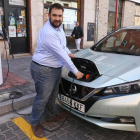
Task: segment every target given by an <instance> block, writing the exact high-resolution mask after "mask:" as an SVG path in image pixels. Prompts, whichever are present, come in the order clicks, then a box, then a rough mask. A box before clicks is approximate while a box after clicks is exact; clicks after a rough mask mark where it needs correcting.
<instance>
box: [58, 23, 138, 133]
mask: <svg viewBox="0 0 140 140" xmlns="http://www.w3.org/2000/svg"><path fill="white" fill-rule="evenodd" d="M75 55H76V58H74V59H72V61H73V63H74V64H75V66H76V67H77V68H78V69H79V71H81V72H82V73H84V77H83V78H81V79H76V78H75V76H74V74H72V73H71V72H70V71H68V70H67V69H66V68H65V67H63V70H62V79H61V84H60V87H59V94H58V97H57V100H56V102H57V103H58V104H59V105H60V106H62V107H63V108H65V109H66V110H68V111H71V113H73V114H75V115H77V116H78V117H80V118H82V119H84V120H87V121H89V122H91V123H93V124H96V125H98V126H101V127H104V128H109V129H117V130H127V131H140V26H135V27H128V28H122V29H119V30H116V31H114V32H112V33H110V34H108V35H107V36H105V37H104V38H103V39H101V40H100V41H99V42H97V43H96V44H95V45H93V46H92V47H90V48H88V49H85V50H82V51H79V52H77V53H76V54H75Z"/></svg>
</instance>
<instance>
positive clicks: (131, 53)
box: [104, 50, 140, 56]
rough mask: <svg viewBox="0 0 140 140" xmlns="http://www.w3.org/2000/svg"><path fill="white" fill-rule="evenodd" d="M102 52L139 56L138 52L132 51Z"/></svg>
mask: <svg viewBox="0 0 140 140" xmlns="http://www.w3.org/2000/svg"><path fill="white" fill-rule="evenodd" d="M104 52H107V53H117V54H127V55H137V56H139V55H140V54H136V53H133V52H121V51H116V50H114V51H104Z"/></svg>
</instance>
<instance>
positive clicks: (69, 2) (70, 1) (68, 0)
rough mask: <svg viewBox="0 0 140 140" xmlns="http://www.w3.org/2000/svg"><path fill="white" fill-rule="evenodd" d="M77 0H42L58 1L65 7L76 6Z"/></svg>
mask: <svg viewBox="0 0 140 140" xmlns="http://www.w3.org/2000/svg"><path fill="white" fill-rule="evenodd" d="M78 1H79V0H44V3H46V4H53V3H60V4H61V5H63V6H66V7H71V8H78Z"/></svg>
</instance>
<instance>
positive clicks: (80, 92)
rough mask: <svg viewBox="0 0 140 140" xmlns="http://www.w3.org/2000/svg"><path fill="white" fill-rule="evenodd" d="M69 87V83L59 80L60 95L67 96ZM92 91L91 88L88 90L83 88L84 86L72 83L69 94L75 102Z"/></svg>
mask: <svg viewBox="0 0 140 140" xmlns="http://www.w3.org/2000/svg"><path fill="white" fill-rule="evenodd" d="M70 86H71V82H69V81H67V80H65V79H63V78H61V84H60V93H63V94H65V95H69V94H70ZM92 90H93V88H89V87H85V86H81V85H78V84H75V83H73V86H72V90H71V93H72V97H73V98H75V99H76V100H81V99H82V98H83V97H85V96H86V95H87V94H89V93H90V92H91V91H92Z"/></svg>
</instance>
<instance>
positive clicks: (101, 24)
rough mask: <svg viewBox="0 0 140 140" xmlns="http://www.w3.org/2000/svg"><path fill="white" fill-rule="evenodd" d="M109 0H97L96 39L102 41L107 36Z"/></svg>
mask: <svg viewBox="0 0 140 140" xmlns="http://www.w3.org/2000/svg"><path fill="white" fill-rule="evenodd" d="M108 7H109V0H99V13H98V14H99V16H98V37H97V40H100V39H102V38H103V37H104V36H106V35H107V25H108Z"/></svg>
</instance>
